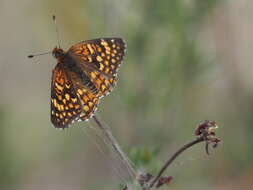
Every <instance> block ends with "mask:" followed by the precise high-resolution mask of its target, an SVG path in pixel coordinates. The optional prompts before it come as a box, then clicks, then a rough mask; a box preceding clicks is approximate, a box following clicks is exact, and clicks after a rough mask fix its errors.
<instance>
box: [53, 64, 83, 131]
mask: <svg viewBox="0 0 253 190" xmlns="http://www.w3.org/2000/svg"><path fill="white" fill-rule="evenodd" d="M80 113H81V102H80V100H79V99H78V97H77V95H76V92H75V89H74V87H73V83H72V81H71V79H70V78H69V76H68V74H67V71H66V70H65V69H64V68H63V66H62V64H61V63H58V64H57V65H56V67H55V68H54V70H53V75H52V84H51V121H52V123H53V125H54V126H55V127H56V128H66V127H68V125H69V124H70V123H71V122H72V121H73V120H75V119H77V118H78V117H79V115H80Z"/></svg>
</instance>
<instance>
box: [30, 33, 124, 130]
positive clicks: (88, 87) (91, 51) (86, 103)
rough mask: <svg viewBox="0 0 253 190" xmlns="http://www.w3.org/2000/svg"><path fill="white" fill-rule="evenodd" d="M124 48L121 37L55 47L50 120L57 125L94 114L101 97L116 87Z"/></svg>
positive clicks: (67, 124)
mask: <svg viewBox="0 0 253 190" xmlns="http://www.w3.org/2000/svg"><path fill="white" fill-rule="evenodd" d="M125 50H126V45H125V43H124V41H123V40H122V39H121V38H99V39H93V40H87V41H83V42H80V43H78V44H75V45H74V46H72V47H71V48H70V49H69V50H68V51H64V50H62V49H61V48H58V47H56V48H54V49H53V51H52V53H53V56H54V57H55V58H56V59H57V65H56V66H55V68H54V69H53V73H52V82H51V122H52V123H53V125H54V126H55V127H56V128H67V127H68V126H69V125H70V124H71V123H73V122H75V121H83V120H88V119H89V118H91V117H92V116H93V114H94V113H95V111H96V109H97V106H98V103H99V99H100V98H102V97H103V96H106V95H108V94H109V92H110V91H111V90H112V89H113V87H114V86H115V83H116V80H117V72H118V69H119V67H120V64H121V62H122V59H123V56H124V55H125ZM29 57H33V56H29Z"/></svg>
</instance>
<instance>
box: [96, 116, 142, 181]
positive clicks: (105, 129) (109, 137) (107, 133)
mask: <svg viewBox="0 0 253 190" xmlns="http://www.w3.org/2000/svg"><path fill="white" fill-rule="evenodd" d="M93 119H94V121H95V123H96V124H97V125H98V127H99V128H100V129H101V130H102V132H103V134H104V135H105V137H106V138H107V140H108V141H109V142H110V144H111V145H112V147H113V149H114V151H115V152H116V153H117V154H118V155H119V157H120V158H121V160H122V162H123V163H124V166H125V167H126V169H127V170H128V171H129V172H130V174H131V176H133V177H134V178H136V179H137V173H136V171H135V169H134V168H133V166H132V165H131V163H130V161H129V159H128V157H127V156H126V154H125V153H124V152H123V151H122V150H121V148H120V146H119V144H118V142H117V141H116V139H115V138H114V137H113V135H112V133H111V130H110V129H109V128H108V127H106V126H105V125H102V123H101V122H100V121H99V120H98V119H97V117H96V116H95V115H94V116H93Z"/></svg>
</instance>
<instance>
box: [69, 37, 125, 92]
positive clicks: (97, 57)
mask: <svg viewBox="0 0 253 190" xmlns="http://www.w3.org/2000/svg"><path fill="white" fill-rule="evenodd" d="M125 50H126V45H125V43H124V41H123V40H122V39H121V38H104V39H94V40H87V41H84V42H80V43H78V44H76V45H74V46H72V47H71V48H70V49H69V52H70V53H71V54H74V55H75V56H77V57H78V58H79V60H80V63H81V65H82V66H83V67H84V68H86V69H84V71H85V73H86V74H87V76H88V77H89V78H90V79H91V81H92V82H93V84H95V86H96V88H97V89H98V91H99V93H100V96H105V95H107V94H108V93H109V92H110V91H111V90H112V88H113V87H114V86H115V83H116V80H117V71H118V69H119V67H120V64H121V62H122V59H123V56H124V55H125Z"/></svg>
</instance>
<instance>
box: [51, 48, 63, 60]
mask: <svg viewBox="0 0 253 190" xmlns="http://www.w3.org/2000/svg"><path fill="white" fill-rule="evenodd" d="M52 54H53V56H54V57H55V58H56V59H58V58H60V57H62V56H63V55H64V51H63V50H62V49H61V48H58V47H55V48H54V49H53V51H52Z"/></svg>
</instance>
